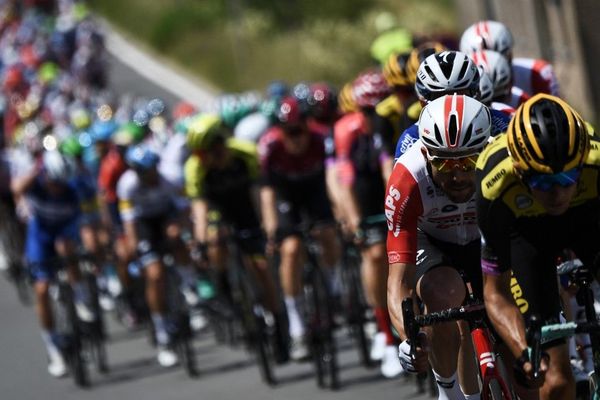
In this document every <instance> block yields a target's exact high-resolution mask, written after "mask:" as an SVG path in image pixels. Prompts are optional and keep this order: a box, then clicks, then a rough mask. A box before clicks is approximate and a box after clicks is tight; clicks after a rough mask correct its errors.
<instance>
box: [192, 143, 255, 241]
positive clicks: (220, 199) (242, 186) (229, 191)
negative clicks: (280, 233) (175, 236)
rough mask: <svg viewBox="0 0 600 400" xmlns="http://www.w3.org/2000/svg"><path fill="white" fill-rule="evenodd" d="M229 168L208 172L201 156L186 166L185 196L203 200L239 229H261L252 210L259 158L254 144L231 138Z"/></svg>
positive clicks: (193, 156)
mask: <svg viewBox="0 0 600 400" xmlns="http://www.w3.org/2000/svg"><path fill="white" fill-rule="evenodd" d="M225 146H226V147H227V150H228V152H229V155H228V157H229V160H228V163H227V166H226V167H224V168H221V169H216V168H211V169H207V168H206V167H205V166H204V165H203V164H202V159H201V158H200V157H199V156H198V155H192V156H190V157H189V158H188V160H187V161H186V163H185V171H184V174H185V187H186V194H187V196H189V197H190V198H192V199H195V198H202V199H205V200H206V201H208V202H209V204H210V206H211V207H214V208H216V209H217V210H219V211H220V212H221V215H222V217H223V218H224V219H225V220H226V221H228V222H230V223H232V224H234V225H235V226H236V228H239V229H244V228H247V229H249V228H255V227H258V226H260V223H259V219H258V215H257V214H256V212H255V210H254V208H253V207H252V204H253V201H252V193H251V187H252V184H253V183H254V182H256V180H257V177H258V155H257V153H256V146H254V144H252V143H248V142H243V141H239V140H236V139H228V140H227V141H226V142H225Z"/></svg>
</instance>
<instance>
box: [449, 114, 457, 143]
mask: <svg viewBox="0 0 600 400" xmlns="http://www.w3.org/2000/svg"><path fill="white" fill-rule="evenodd" d="M457 138H458V121H457V120H456V115H451V116H450V120H449V121H448V139H449V143H448V145H450V146H456V145H457V144H458V143H457V140H456V139H457Z"/></svg>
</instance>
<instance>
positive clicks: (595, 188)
mask: <svg viewBox="0 0 600 400" xmlns="http://www.w3.org/2000/svg"><path fill="white" fill-rule="evenodd" d="M590 147H591V150H590V152H589V154H588V157H587V159H586V161H585V163H584V165H583V167H582V173H581V176H580V178H579V181H578V186H577V192H576V194H575V195H574V197H573V199H572V200H571V205H570V207H569V210H568V211H567V212H566V213H565V214H564V215H561V216H550V215H548V213H547V212H546V211H545V209H544V207H543V206H542V205H541V204H540V203H539V202H538V201H537V200H536V199H535V198H534V197H533V196H532V194H531V192H530V190H529V188H528V187H527V186H526V185H525V184H524V183H523V182H522V181H521V179H520V178H519V177H518V176H517V175H516V173H515V170H514V168H513V163H512V160H511V158H510V156H509V153H508V146H507V136H506V134H501V135H499V136H497V137H496V138H495V139H494V140H493V141H492V142H491V143H490V144H489V145H488V146H487V147H486V148H485V150H484V151H483V152H482V153H481V155H480V156H479V159H478V161H477V170H476V175H477V181H476V182H477V183H476V185H477V218H478V224H479V228H480V231H481V234H482V243H483V249H482V254H483V259H484V260H483V263H482V266H483V269H484V272H486V265H487V264H488V263H491V264H492V265H487V267H489V268H490V271H491V272H492V273H493V272H494V271H495V272H498V271H499V272H503V271H506V270H508V269H509V268H510V259H511V254H510V249H511V246H510V240H511V238H514V237H515V236H518V235H526V236H527V237H531V238H536V237H537V238H539V239H540V240H544V238H549V236H548V235H553V234H554V233H555V232H553V230H561V231H562V230H566V228H565V227H566V225H568V226H569V229H570V227H576V226H577V224H578V223H579V221H577V220H574V218H575V219H581V218H586V217H585V215H586V213H596V214H598V213H600V208H598V204H600V201H599V193H600V141H599V140H598V139H597V138H593V139H592V140H591V146H590ZM588 208H589V209H590V210H591V211H585V212H580V210H582V209H588ZM594 210H595V211H594ZM583 225H585V224H584V223H583V221H582V224H581V226H583ZM563 228H565V229H563ZM533 240H534V241H535V239H533ZM548 240H550V239H548ZM492 270H493V271H492ZM490 271H487V272H490Z"/></svg>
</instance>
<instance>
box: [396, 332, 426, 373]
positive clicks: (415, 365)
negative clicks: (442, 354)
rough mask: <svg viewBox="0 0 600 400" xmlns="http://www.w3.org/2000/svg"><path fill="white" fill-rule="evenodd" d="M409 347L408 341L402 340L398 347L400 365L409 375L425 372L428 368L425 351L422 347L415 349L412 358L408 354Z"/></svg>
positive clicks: (409, 353)
mask: <svg viewBox="0 0 600 400" xmlns="http://www.w3.org/2000/svg"><path fill="white" fill-rule="evenodd" d="M410 350H411V345H410V343H409V342H408V340H404V341H403V342H402V343H400V346H398V357H399V358H400V364H401V365H402V368H404V370H405V371H406V372H409V373H411V374H417V373H419V372H426V371H427V369H428V368H429V360H428V357H427V351H426V349H425V348H423V347H417V348H416V349H415V354H414V356H413V355H412V354H411V352H410Z"/></svg>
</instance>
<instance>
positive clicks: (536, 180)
mask: <svg viewBox="0 0 600 400" xmlns="http://www.w3.org/2000/svg"><path fill="white" fill-rule="evenodd" d="M580 176H581V169H579V168H573V169H570V170H568V171H564V172H559V173H558V174H553V175H550V174H536V175H530V176H528V177H526V178H524V179H523V181H524V182H525V184H526V185H527V186H529V187H530V188H531V189H535V190H539V191H541V192H549V191H550V190H552V188H553V187H554V186H555V185H558V186H560V187H563V188H566V187H569V186H573V185H574V184H576V183H577V180H578V179H579V177H580Z"/></svg>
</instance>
